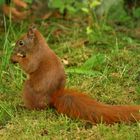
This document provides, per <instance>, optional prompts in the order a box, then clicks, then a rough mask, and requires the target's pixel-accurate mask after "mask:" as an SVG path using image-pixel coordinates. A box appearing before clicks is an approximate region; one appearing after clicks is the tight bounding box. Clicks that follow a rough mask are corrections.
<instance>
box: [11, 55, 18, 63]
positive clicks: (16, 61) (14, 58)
mask: <svg viewBox="0 0 140 140" xmlns="http://www.w3.org/2000/svg"><path fill="white" fill-rule="evenodd" d="M10 61H11V62H12V63H13V64H16V63H18V59H17V58H16V56H15V55H12V56H11V58H10Z"/></svg>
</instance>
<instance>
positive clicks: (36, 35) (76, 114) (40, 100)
mask: <svg viewBox="0 0 140 140" xmlns="http://www.w3.org/2000/svg"><path fill="white" fill-rule="evenodd" d="M11 61H12V62H13V63H19V65H20V66H21V68H22V69H23V70H24V71H25V72H26V73H27V74H28V75H29V77H28V78H27V80H26V81H25V83H24V88H23V101H24V104H25V107H26V108H28V109H39V110H40V109H45V108H47V107H53V108H55V109H56V110H57V111H58V112H59V113H62V114H65V115H67V116H69V117H71V118H78V119H83V120H86V121H88V122H90V123H92V124H97V123H105V124H114V123H121V122H124V123H130V122H137V121H139V120H140V112H139V110H140V105H134V106H130V105H108V104H104V103H100V102H98V101H96V100H94V99H92V98H90V97H89V96H88V95H86V94H83V93H80V92H78V91H75V90H71V89H65V81H66V76H65V72H64V67H63V65H62V63H61V61H60V59H59V58H58V56H57V55H56V54H55V53H54V52H53V51H52V50H51V49H50V48H49V46H48V45H47V43H46V41H45V38H44V37H43V35H42V34H41V33H40V32H39V30H38V29H37V28H36V27H35V26H31V27H30V28H29V29H28V31H27V33H26V34H25V35H23V36H22V37H21V38H20V39H19V40H18V41H17V42H16V45H15V48H14V49H13V53H12V54H11Z"/></svg>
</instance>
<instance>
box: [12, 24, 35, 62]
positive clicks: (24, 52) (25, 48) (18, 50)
mask: <svg viewBox="0 0 140 140" xmlns="http://www.w3.org/2000/svg"><path fill="white" fill-rule="evenodd" d="M36 31H37V29H36V28H35V26H34V25H32V26H30V27H29V29H28V32H27V33H26V34H25V35H24V36H22V37H21V38H20V39H19V40H18V41H17V42H16V45H15V48H14V50H13V54H12V57H11V61H12V62H13V63H18V62H20V61H22V60H23V59H25V58H26V57H28V56H29V55H31V54H32V53H33V52H34V51H35V50H36V49H37V36H36Z"/></svg>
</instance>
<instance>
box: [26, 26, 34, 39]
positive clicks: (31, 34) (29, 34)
mask: <svg viewBox="0 0 140 140" xmlns="http://www.w3.org/2000/svg"><path fill="white" fill-rule="evenodd" d="M35 31H36V26H35V25H34V24H32V25H30V27H29V29H28V32H27V37H28V38H29V39H34V38H35Z"/></svg>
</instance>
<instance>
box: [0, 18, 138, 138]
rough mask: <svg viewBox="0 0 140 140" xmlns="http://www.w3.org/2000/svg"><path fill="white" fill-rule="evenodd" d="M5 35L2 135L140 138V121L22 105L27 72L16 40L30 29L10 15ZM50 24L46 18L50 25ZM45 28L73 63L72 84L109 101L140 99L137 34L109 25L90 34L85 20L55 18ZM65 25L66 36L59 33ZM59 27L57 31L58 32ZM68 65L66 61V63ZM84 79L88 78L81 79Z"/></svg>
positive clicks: (0, 40) (0, 55) (0, 53)
mask: <svg viewBox="0 0 140 140" xmlns="http://www.w3.org/2000/svg"><path fill="white" fill-rule="evenodd" d="M5 22H6V24H7V25H6V26H5V27H7V28H6V33H5V34H4V33H2V32H1V36H0V46H1V47H0V66H1V67H0V71H1V78H0V81H1V83H0V137H1V140H8V139H10V140H12V139H13V140H15V139H19V140H22V139H23V140H25V139H30V140H32V139H33V140H42V139H43V140H46V139H54V140H59V139H60V140H61V139H68V140H73V139H77V140H78V139H80V140H82V139H87V140H89V139H91V140H93V139H96V140H124V139H127V140H136V139H140V124H139V123H135V124H131V125H126V124H123V123H122V124H114V125H111V126H107V125H105V124H97V125H91V124H88V123H87V122H85V121H83V120H76V119H75V120H74V119H71V118H68V117H67V116H64V115H61V114H58V113H57V112H56V111H55V110H53V109H46V110H44V111H29V110H27V109H25V108H22V107H21V105H22V104H23V102H22V99H21V90H22V84H23V81H24V79H25V78H26V75H25V73H24V72H23V71H22V70H21V69H20V67H19V66H18V65H16V66H14V65H12V64H11V63H10V61H9V58H10V55H11V52H12V49H13V44H14V43H15V41H16V40H17V39H18V37H19V36H20V35H21V34H22V33H24V32H26V30H27V27H28V23H27V22H23V23H21V24H20V25H19V24H17V23H12V22H11V23H10V24H9V22H8V21H7V20H6V21H5ZM47 24H49V23H46V25H47ZM46 25H43V24H42V26H41V27H39V29H40V31H41V32H42V33H43V35H44V36H45V38H46V40H47V41H48V43H49V46H50V47H51V48H52V49H53V50H54V51H55V52H56V53H57V55H58V56H59V57H60V58H61V59H62V60H64V59H65V60H66V62H68V64H67V65H65V69H66V72H67V87H69V88H76V89H78V90H80V91H83V92H85V93H86V94H89V95H90V96H91V97H93V98H95V99H97V100H99V101H101V102H105V103H108V104H130V105H133V104H140V86H139V83H140V74H139V71H140V68H139V65H140V64H139V62H140V53H139V52H140V41H139V39H136V38H132V36H131V34H129V33H126V32H120V31H117V29H118V28H115V27H113V26H111V25H107V24H103V25H102V26H99V28H98V29H96V30H94V32H93V34H92V35H89V36H87V34H86V32H85V28H86V27H85V26H84V25H78V24H77V23H75V24H73V26H71V23H69V22H68V23H66V21H52V22H51V21H50V24H49V28H48V27H47V28H46ZM59 30H60V35H57V33H58V31H59ZM55 31H57V32H55ZM65 64H66V63H65ZM81 79H82V80H81Z"/></svg>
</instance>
